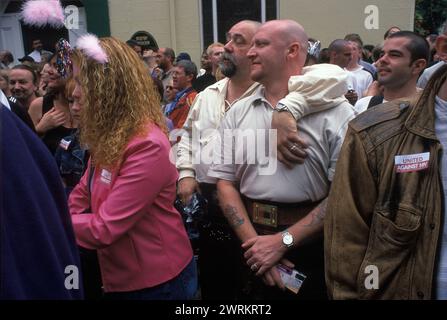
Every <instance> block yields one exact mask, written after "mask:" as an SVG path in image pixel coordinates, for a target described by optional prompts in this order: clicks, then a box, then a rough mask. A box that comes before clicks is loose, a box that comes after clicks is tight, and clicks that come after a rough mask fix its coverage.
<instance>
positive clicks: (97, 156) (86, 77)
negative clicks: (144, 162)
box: [73, 38, 167, 169]
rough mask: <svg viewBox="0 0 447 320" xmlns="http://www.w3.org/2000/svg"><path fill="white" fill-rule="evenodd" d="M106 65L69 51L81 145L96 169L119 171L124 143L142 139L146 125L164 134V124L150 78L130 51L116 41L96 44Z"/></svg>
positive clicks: (141, 63)
mask: <svg viewBox="0 0 447 320" xmlns="http://www.w3.org/2000/svg"><path fill="white" fill-rule="evenodd" d="M100 45H101V47H102V48H103V49H104V51H105V52H106V54H107V56H108V62H107V63H106V64H100V63H98V62H96V61H95V60H93V59H91V58H88V57H87V56H86V55H84V54H83V53H82V51H80V50H75V51H74V52H73V62H74V63H75V64H76V65H77V67H79V76H78V78H79V80H78V81H79V82H80V85H81V89H82V92H83V99H82V104H83V108H82V111H81V116H80V127H81V143H82V144H85V145H87V146H88V147H89V149H90V152H91V155H92V160H93V161H94V163H95V166H97V167H99V168H110V169H113V168H114V167H116V166H118V165H119V164H120V162H121V160H122V156H123V153H124V150H125V148H126V145H127V144H128V142H129V141H130V140H131V139H132V138H133V137H134V136H136V135H141V136H144V135H146V134H147V133H148V132H147V128H148V123H152V124H154V125H157V126H158V127H160V128H161V129H162V130H163V131H164V132H165V133H166V132H167V130H166V123H165V118H164V116H163V114H162V111H161V106H160V103H159V100H158V93H157V92H156V90H155V87H154V85H153V82H152V79H151V77H150V76H149V74H148V72H147V68H146V67H145V65H144V63H143V61H141V59H140V58H139V57H138V55H137V54H136V53H135V51H134V50H132V49H131V48H130V47H129V46H127V45H126V44H125V43H124V42H121V41H120V40H118V39H115V38H103V39H100Z"/></svg>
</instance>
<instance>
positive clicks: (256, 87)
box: [0, 20, 447, 300]
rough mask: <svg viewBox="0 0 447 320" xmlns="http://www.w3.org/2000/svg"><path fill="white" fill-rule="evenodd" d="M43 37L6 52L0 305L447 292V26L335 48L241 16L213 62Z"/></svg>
mask: <svg viewBox="0 0 447 320" xmlns="http://www.w3.org/2000/svg"><path fill="white" fill-rule="evenodd" d="M32 44H33V46H32V48H33V51H32V52H31V53H30V54H28V55H27V56H25V57H23V58H21V59H20V62H21V63H20V64H18V65H14V58H13V57H12V55H11V53H9V52H7V51H2V52H0V63H1V65H0V68H1V70H0V89H1V90H0V101H1V104H2V106H1V108H2V110H1V115H2V117H1V121H2V133H1V134H2V139H1V143H2V154H3V155H2V162H4V163H3V164H2V176H3V179H2V180H3V182H2V190H3V191H2V192H3V197H4V199H7V201H5V203H4V204H3V211H4V215H5V216H6V219H5V220H4V221H5V222H6V223H5V224H4V226H2V228H5V230H7V232H4V233H2V239H3V238H5V239H6V240H7V241H6V242H5V243H8V244H7V249H8V250H2V255H3V254H6V255H8V257H9V259H10V260H9V261H13V262H11V265H10V267H8V268H6V269H5V272H4V274H2V281H6V283H7V284H8V285H6V286H2V287H1V289H0V298H6V299H40V298H48V299H52V298H56V299H58V298H61V299H76V298H85V299H92V300H96V299H113V300H116V299H120V300H127V299H132V300H140V299H142V300H188V299H203V300H217V299H219V300H250V299H274V300H276V299H279V300H296V299H298V300H300V299H316V300H324V299H328V298H330V299H374V298H382V299H447V222H445V221H447V219H445V210H444V207H443V203H444V202H445V200H446V199H445V195H447V191H446V190H445V188H446V187H447V178H446V177H447V173H446V172H447V154H446V152H447V151H445V150H447V133H446V130H447V125H446V122H445V119H446V116H445V114H446V111H447V80H446V79H447V66H446V65H445V64H446V62H447V26H445V27H444V29H443V30H442V33H441V34H440V35H437V36H434V35H430V36H427V37H426V38H425V37H423V36H421V35H419V34H416V33H414V32H412V31H407V30H400V29H399V28H398V27H395V26H394V27H391V28H390V29H389V30H388V31H387V32H386V34H385V35H384V41H383V42H382V43H381V44H378V45H377V46H368V45H364V44H363V41H362V39H361V37H360V36H359V35H358V34H355V33H351V34H347V35H346V36H344V37H340V38H339V39H334V41H332V42H331V43H330V45H329V46H328V48H324V49H321V48H320V46H321V44H320V42H319V41H318V40H316V39H310V38H309V37H308V34H307V32H306V31H305V30H304V28H303V27H302V26H301V25H300V24H298V23H297V22H295V21H292V20H272V21H268V22H265V23H263V24H261V23H259V22H256V21H249V20H244V21H240V22H238V23H236V24H235V25H233V26H232V27H231V28H230V29H229V30H228V31H227V39H226V43H225V44H222V43H212V44H210V45H209V46H208V47H207V48H206V50H204V51H203V53H202V56H201V65H200V69H199V68H197V66H196V65H195V63H194V62H192V61H191V57H190V55H189V54H188V53H186V52H182V53H180V54H178V55H176V54H175V52H174V50H173V49H172V48H168V47H166V48H159V49H158V50H149V49H147V50H145V48H143V47H141V46H140V45H138V43H137V42H135V41H133V40H129V41H127V42H126V43H125V42H122V41H120V40H118V39H115V38H113V37H109V38H102V39H98V38H96V37H95V36H94V35H85V36H83V37H81V38H79V39H78V41H77V43H76V45H75V46H71V45H70V44H69V43H68V42H67V41H66V40H65V39H61V40H59V41H58V42H57V44H55V46H54V48H52V51H54V53H53V52H49V51H45V50H44V49H43V46H42V42H41V39H34V40H33V43H32ZM320 49H321V50H320ZM14 114H15V115H14ZM45 147H46V148H45ZM45 149H46V150H45ZM20 165H23V166H25V167H27V168H28V169H27V170H26V172H24V171H23V170H21V169H15V168H16V167H17V168H18V167H19V166H20ZM5 177H8V178H5ZM5 181H7V182H5ZM5 186H7V187H5ZM197 196H201V197H202V198H203V199H204V200H205V201H204V203H205V204H204V205H203V204H202V205H201V207H200V208H197V205H196V199H197ZM178 203H180V204H181V206H182V207H183V209H185V208H186V209H185V210H178V206H177V205H175V204H178ZM189 208H193V209H194V210H198V211H200V212H201V213H202V214H200V215H189V216H185V211H187V210H188V209H189ZM15 213H20V214H17V215H15ZM23 220H30V221H31V222H30V223H27V224H25V227H26V228H25V227H23V226H21V223H22V221H23ZM191 222H194V225H195V226H196V227H197V230H196V231H197V234H198V239H197V241H192V240H193V239H192V236H191V234H190V232H189V231H190V230H189V228H186V224H187V223H191ZM41 229H42V230H41ZM34 239H35V240H34ZM39 239H40V240H39ZM21 242H24V243H26V246H24V247H23V248H19V247H20V243H21ZM28 242H32V243H30V244H28ZM2 247H3V241H2ZM22 249H23V250H22ZM17 250H20V251H21V252H20V254H18V252H16V251H17ZM3 252H4V253H3ZM36 256H39V257H40V258H39V260H40V263H41V268H36V269H34V271H33V275H34V276H35V277H37V278H39V281H37V282H36V281H34V282H33V281H31V280H30V279H29V278H26V277H23V275H22V274H21V273H20V272H18V270H20V271H22V272H25V271H23V270H26V268H27V263H29V261H30V260H31V259H34V258H35V257H36ZM37 264H38V265H39V263H37ZM68 265H74V266H78V267H79V269H80V275H81V279H82V281H81V283H80V286H79V287H78V288H77V289H76V290H75V291H72V289H67V287H66V285H65V286H64V279H63V276H64V269H65V267H66V266H68ZM371 266H373V267H375V268H376V269H373V270H377V273H378V274H377V278H373V280H372V285H371V286H368V285H367V282H368V279H371V278H368V277H369V275H370V274H369V273H368V271H367V270H371V268H370V267H371ZM58 269H60V270H58ZM25 273H26V272H25ZM51 274H58V276H57V277H55V278H53V279H52V280H51V281H50V283H51V285H49V286H40V287H39V286H38V285H37V284H39V283H41V282H42V281H45V279H48V278H50V277H51ZM287 279H289V280H288V281H286V280H287ZM50 289H51V291H49V290H50Z"/></svg>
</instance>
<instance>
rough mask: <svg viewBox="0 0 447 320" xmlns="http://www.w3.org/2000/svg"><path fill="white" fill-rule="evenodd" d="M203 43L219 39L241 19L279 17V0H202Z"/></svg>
mask: <svg viewBox="0 0 447 320" xmlns="http://www.w3.org/2000/svg"><path fill="white" fill-rule="evenodd" d="M201 3H202V45H203V47H204V48H206V47H207V46H208V45H209V44H211V43H213V42H216V41H219V42H222V43H225V38H226V37H225V34H226V33H227V31H228V30H229V29H230V28H231V27H232V26H233V25H234V24H235V23H237V22H239V21H241V20H247V19H248V20H255V21H260V22H265V21H268V20H273V19H276V18H277V12H278V9H277V0H202V1H201Z"/></svg>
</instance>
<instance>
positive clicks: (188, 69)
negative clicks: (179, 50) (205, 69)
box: [176, 60, 197, 80]
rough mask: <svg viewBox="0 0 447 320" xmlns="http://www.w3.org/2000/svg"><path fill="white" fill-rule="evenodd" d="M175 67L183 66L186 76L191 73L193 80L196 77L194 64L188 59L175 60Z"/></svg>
mask: <svg viewBox="0 0 447 320" xmlns="http://www.w3.org/2000/svg"><path fill="white" fill-rule="evenodd" d="M176 67H180V68H183V70H185V74H186V75H187V76H189V75H193V80H194V79H195V78H196V77H197V67H196V64H195V63H194V62H192V61H189V60H180V61H179V62H177V64H176Z"/></svg>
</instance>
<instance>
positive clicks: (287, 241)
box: [282, 230, 293, 248]
mask: <svg viewBox="0 0 447 320" xmlns="http://www.w3.org/2000/svg"><path fill="white" fill-rule="evenodd" d="M282 243H283V244H284V245H285V246H286V247H287V248H290V247H291V246H293V236H292V235H291V234H290V232H289V231H287V230H286V231H284V232H283V233H282Z"/></svg>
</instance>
